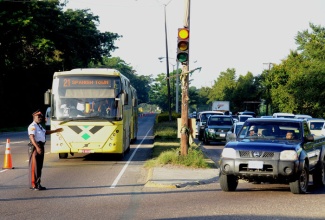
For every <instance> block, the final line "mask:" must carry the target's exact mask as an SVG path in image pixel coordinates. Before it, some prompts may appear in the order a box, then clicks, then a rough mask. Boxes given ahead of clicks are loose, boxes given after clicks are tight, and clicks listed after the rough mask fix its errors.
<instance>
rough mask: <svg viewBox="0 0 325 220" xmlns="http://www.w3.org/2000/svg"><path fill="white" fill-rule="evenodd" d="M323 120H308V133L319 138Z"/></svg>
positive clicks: (324, 121)
mask: <svg viewBox="0 0 325 220" xmlns="http://www.w3.org/2000/svg"><path fill="white" fill-rule="evenodd" d="M324 123H325V120H324V119H322V118H308V119H307V125H308V127H309V130H310V132H311V133H312V134H313V135H316V136H320V135H322V129H323V127H324Z"/></svg>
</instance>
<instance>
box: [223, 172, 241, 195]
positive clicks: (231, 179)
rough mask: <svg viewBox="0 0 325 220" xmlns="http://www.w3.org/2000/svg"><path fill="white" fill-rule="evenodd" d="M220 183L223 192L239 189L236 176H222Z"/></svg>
mask: <svg viewBox="0 0 325 220" xmlns="http://www.w3.org/2000/svg"><path fill="white" fill-rule="evenodd" d="M219 181H220V187H221V189H222V191H225V192H231V191H235V190H236V189H237V186H238V178H237V177H236V176H234V175H225V174H220V178H219Z"/></svg>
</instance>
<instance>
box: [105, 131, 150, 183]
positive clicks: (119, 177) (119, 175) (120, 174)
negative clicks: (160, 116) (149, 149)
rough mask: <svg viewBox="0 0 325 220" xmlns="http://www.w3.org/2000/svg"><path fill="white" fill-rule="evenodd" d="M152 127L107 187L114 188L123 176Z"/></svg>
mask: <svg viewBox="0 0 325 220" xmlns="http://www.w3.org/2000/svg"><path fill="white" fill-rule="evenodd" d="M151 129H152V127H151V128H150V129H149V130H148V132H147V134H146V136H145V137H144V138H143V139H142V140H141V142H140V144H139V145H138V146H137V147H136V148H135V150H134V151H133V154H132V155H131V157H130V158H129V160H128V161H127V162H126V164H125V165H124V167H123V169H122V170H121V172H120V173H119V174H118V175H117V177H116V178H115V180H114V182H113V184H112V185H111V186H110V187H109V188H111V189H114V188H115V186H116V185H117V183H118V181H119V180H120V179H121V177H122V176H123V174H124V172H125V170H126V168H127V167H128V166H129V164H130V162H131V160H132V159H133V157H134V155H135V153H136V152H137V150H138V148H139V147H140V146H141V144H142V142H143V141H144V140H145V139H146V137H147V136H148V133H149V132H150V131H151Z"/></svg>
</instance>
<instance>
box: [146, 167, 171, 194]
mask: <svg viewBox="0 0 325 220" xmlns="http://www.w3.org/2000/svg"><path fill="white" fill-rule="evenodd" d="M152 176H153V168H150V169H149V172H148V176H147V181H146V184H145V185H144V187H156V188H172V189H175V188H177V187H176V185H173V184H158V183H155V182H153V181H151V180H152Z"/></svg>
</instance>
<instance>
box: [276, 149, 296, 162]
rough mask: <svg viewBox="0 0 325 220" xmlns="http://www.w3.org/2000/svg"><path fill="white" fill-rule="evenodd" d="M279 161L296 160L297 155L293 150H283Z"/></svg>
mask: <svg viewBox="0 0 325 220" xmlns="http://www.w3.org/2000/svg"><path fill="white" fill-rule="evenodd" d="M280 160H298V154H297V152H296V151H294V150H284V151H282V152H281V153H280Z"/></svg>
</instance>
